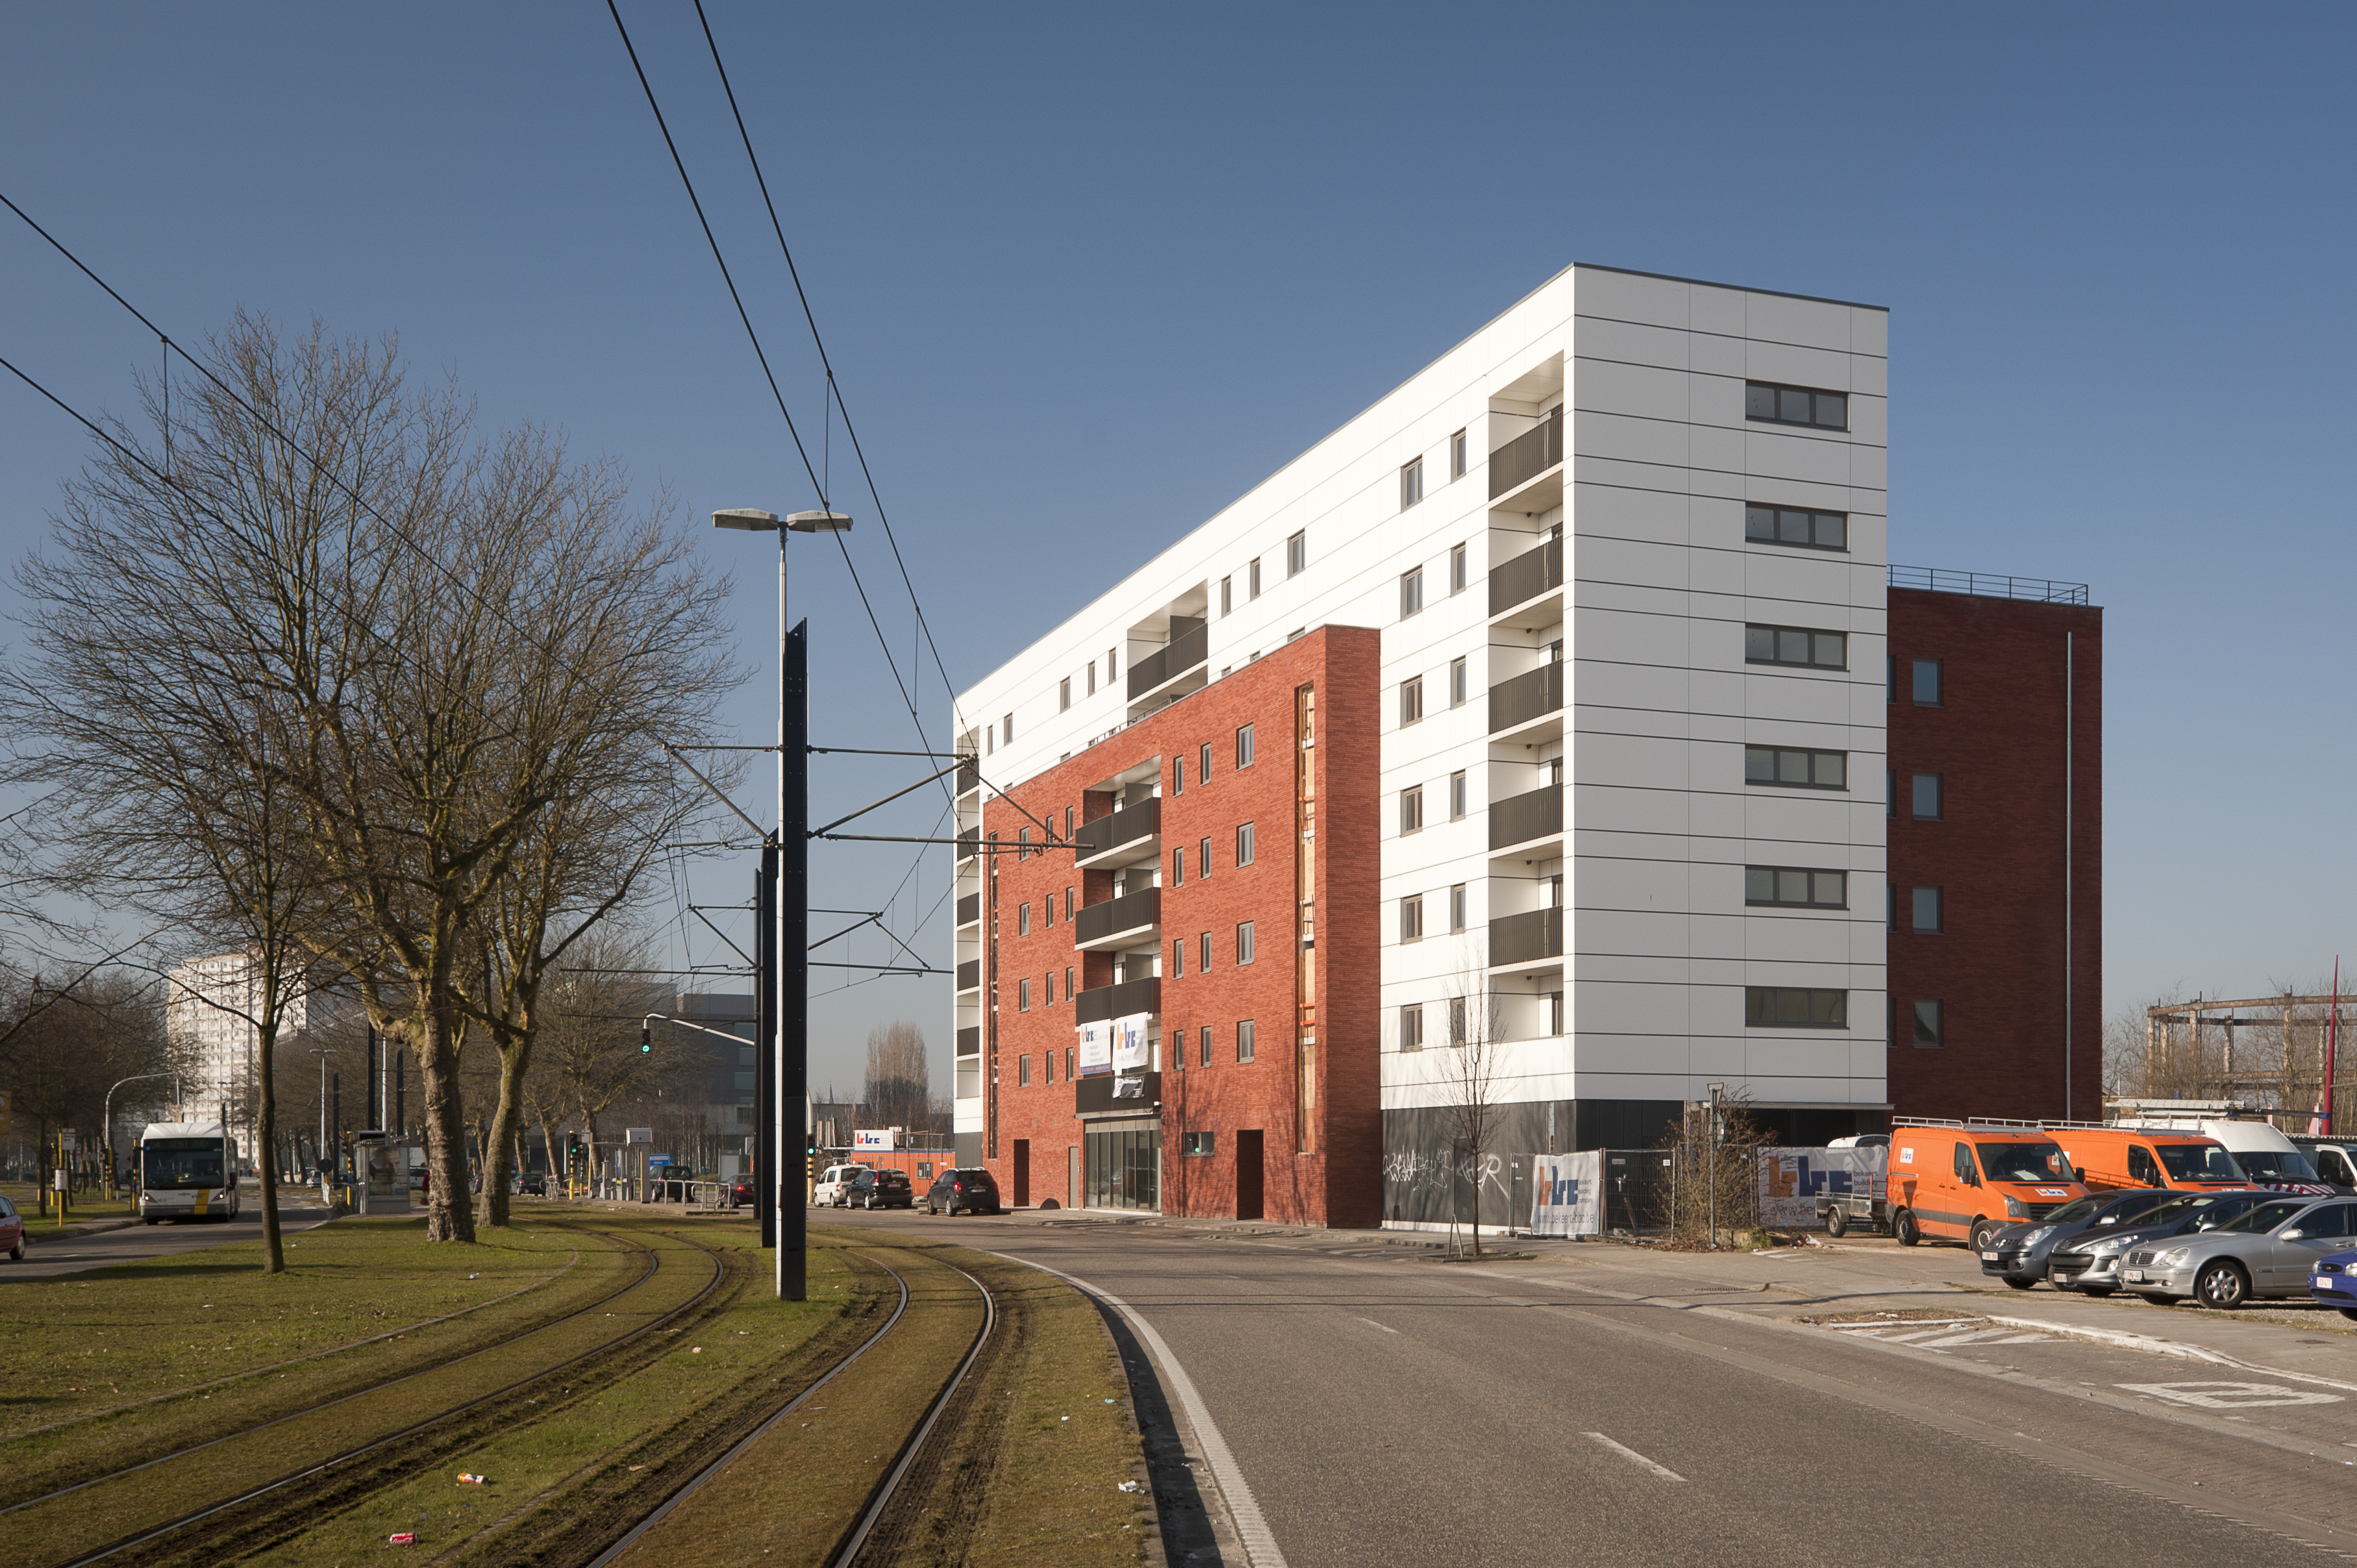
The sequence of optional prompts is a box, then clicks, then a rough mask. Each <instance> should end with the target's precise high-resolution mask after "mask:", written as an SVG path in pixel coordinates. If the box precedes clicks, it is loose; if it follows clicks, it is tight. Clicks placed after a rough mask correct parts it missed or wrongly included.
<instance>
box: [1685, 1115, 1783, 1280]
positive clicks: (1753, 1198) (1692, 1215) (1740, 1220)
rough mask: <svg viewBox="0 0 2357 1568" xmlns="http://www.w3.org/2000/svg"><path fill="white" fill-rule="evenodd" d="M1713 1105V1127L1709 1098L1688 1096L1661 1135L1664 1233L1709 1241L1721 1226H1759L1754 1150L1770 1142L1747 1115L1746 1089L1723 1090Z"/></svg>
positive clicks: (1714, 1241) (1757, 1155)
mask: <svg viewBox="0 0 2357 1568" xmlns="http://www.w3.org/2000/svg"><path fill="white" fill-rule="evenodd" d="M1717 1111H1718V1121H1717V1126H1715V1127H1714V1126H1713V1125H1712V1122H1711V1104H1710V1101H1688V1102H1687V1104H1686V1106H1685V1109H1684V1112H1682V1113H1681V1114H1680V1116H1679V1118H1678V1120H1676V1121H1675V1122H1671V1123H1670V1124H1669V1126H1668V1127H1667V1128H1666V1129H1665V1131H1664V1133H1663V1147H1664V1148H1666V1149H1668V1150H1669V1151H1670V1171H1671V1176H1670V1187H1669V1191H1668V1193H1667V1194H1666V1195H1665V1199H1666V1201H1667V1203H1668V1206H1669V1212H1668V1213H1667V1215H1666V1216H1665V1218H1666V1219H1667V1221H1668V1229H1669V1231H1670V1234H1671V1236H1672V1237H1673V1239H1674V1240H1680V1241H1685V1242H1699V1243H1701V1244H1702V1245H1705V1246H1711V1247H1716V1246H1717V1244H1718V1238H1719V1236H1720V1234H1721V1233H1723V1232H1727V1231H1749V1230H1758V1229H1759V1227H1760V1150H1761V1149H1763V1148H1766V1147H1767V1146H1768V1144H1769V1142H1770V1139H1769V1134H1768V1133H1765V1132H1764V1131H1762V1130H1761V1129H1760V1125H1759V1124H1758V1123H1757V1122H1754V1121H1753V1120H1752V1118H1751V1108H1750V1096H1749V1093H1748V1092H1747V1091H1745V1090H1739V1089H1738V1090H1728V1091H1723V1092H1722V1093H1721V1094H1720V1095H1719V1098H1718V1106H1717Z"/></svg>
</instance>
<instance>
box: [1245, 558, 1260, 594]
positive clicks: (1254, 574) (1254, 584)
mask: <svg viewBox="0 0 2357 1568" xmlns="http://www.w3.org/2000/svg"><path fill="white" fill-rule="evenodd" d="M1244 597H1246V598H1248V599H1256V598H1258V597H1260V557H1259V556H1257V555H1255V556H1254V557H1253V558H1252V561H1251V563H1250V564H1248V565H1246V566H1245V567H1244Z"/></svg>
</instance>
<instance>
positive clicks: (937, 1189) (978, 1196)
mask: <svg viewBox="0 0 2357 1568" xmlns="http://www.w3.org/2000/svg"><path fill="white" fill-rule="evenodd" d="M960 1209H963V1210H964V1211H965V1212H966V1213H968V1214H1004V1213H1006V1209H1004V1208H1000V1207H999V1202H998V1183H997V1181H996V1179H995V1178H994V1177H993V1176H991V1174H990V1173H989V1172H988V1171H986V1170H985V1169H983V1168H982V1167H981V1166H980V1165H952V1166H951V1167H950V1168H949V1169H947V1170H945V1171H943V1172H942V1174H941V1175H939V1176H935V1177H934V1178H933V1185H932V1187H931V1190H929V1191H928V1192H927V1193H926V1194H925V1212H926V1213H928V1214H955V1213H957V1212H958V1211H959V1210H960Z"/></svg>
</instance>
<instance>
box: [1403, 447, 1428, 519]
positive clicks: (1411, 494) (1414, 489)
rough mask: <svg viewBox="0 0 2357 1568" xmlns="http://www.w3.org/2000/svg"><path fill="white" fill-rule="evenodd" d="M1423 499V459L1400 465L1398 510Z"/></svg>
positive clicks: (1405, 508)
mask: <svg viewBox="0 0 2357 1568" xmlns="http://www.w3.org/2000/svg"><path fill="white" fill-rule="evenodd" d="M1422 499H1424V459H1423V458H1421V457H1418V458H1417V459H1416V460H1415V462H1413V463H1403V464H1401V465H1400V510H1402V511H1405V510H1407V509H1408V508H1410V507H1412V506H1414V505H1415V503H1416V502H1418V501H1420V500H1422Z"/></svg>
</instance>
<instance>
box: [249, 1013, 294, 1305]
mask: <svg viewBox="0 0 2357 1568" xmlns="http://www.w3.org/2000/svg"><path fill="white" fill-rule="evenodd" d="M257 1033H258V1035H259V1036H260V1038H259V1039H258V1040H257V1041H256V1043H255V1056H256V1058H258V1060H259V1064H260V1068H261V1073H262V1103H261V1106H260V1107H259V1109H258V1111H257V1112H256V1115H255V1120H254V1128H253V1142H254V1160H253V1164H254V1168H255V1169H257V1170H259V1171H260V1172H261V1173H262V1272H263V1273H265V1274H283V1273H285V1272H286V1252H285V1248H284V1247H283V1246H282V1245H281V1244H280V1240H279V1236H278V1084H277V1078H276V1074H275V1071H274V1067H275V1058H276V1056H277V1051H278V1027H277V1026H276V1025H275V1024H265V1025H264V1026H263V1027H262V1028H261V1029H260V1030H258V1031H257Z"/></svg>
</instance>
